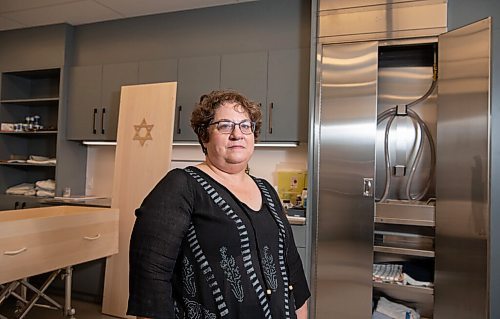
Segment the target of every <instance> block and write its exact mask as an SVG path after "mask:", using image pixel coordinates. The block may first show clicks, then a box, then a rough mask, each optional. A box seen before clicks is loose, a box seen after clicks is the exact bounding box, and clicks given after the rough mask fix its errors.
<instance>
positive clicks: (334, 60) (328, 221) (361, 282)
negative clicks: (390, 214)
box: [313, 42, 378, 318]
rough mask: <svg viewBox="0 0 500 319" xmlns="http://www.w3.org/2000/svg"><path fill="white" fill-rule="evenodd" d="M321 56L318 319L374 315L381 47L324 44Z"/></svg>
mask: <svg viewBox="0 0 500 319" xmlns="http://www.w3.org/2000/svg"><path fill="white" fill-rule="evenodd" d="M318 53H319V54H321V63H320V64H319V66H318V69H319V70H320V72H319V74H318V77H319V80H320V81H321V82H320V83H321V88H320V89H321V92H320V96H319V99H320V100H319V104H318V105H321V108H320V109H319V118H320V119H321V121H320V123H319V132H318V136H319V140H318V141H316V142H317V143H319V145H320V146H321V152H318V151H316V152H318V153H317V154H316V155H317V156H318V158H319V161H318V164H317V167H315V168H314V169H315V172H314V176H315V177H316V176H317V178H318V195H317V196H318V201H317V206H318V208H317V217H316V218H317V219H318V220H317V223H316V222H315V223H314V224H317V230H316V232H314V233H316V234H317V235H316V236H317V241H316V245H317V247H316V256H317V259H316V262H317V268H315V269H314V271H316V272H317V273H316V283H317V287H316V289H317V291H318V297H317V299H316V305H315V306H316V309H315V310H316V318H370V315H371V310H372V273H373V215H374V213H373V211H374V199H373V195H372V194H371V193H370V191H369V189H370V186H369V185H370V183H369V181H370V180H371V181H373V177H374V174H375V139H376V131H377V126H376V123H377V121H376V118H377V78H378V74H377V69H378V43H376V42H364V43H353V44H332V45H324V46H323V47H322V48H321V50H320V51H319V52H318ZM360 61H362V63H361V65H360ZM364 191H366V193H365V192H364ZM313 278H314V276H313ZM353 283H355V284H353ZM353 300H356V302H355V304H356V305H355V306H353ZM346 314H349V316H346Z"/></svg>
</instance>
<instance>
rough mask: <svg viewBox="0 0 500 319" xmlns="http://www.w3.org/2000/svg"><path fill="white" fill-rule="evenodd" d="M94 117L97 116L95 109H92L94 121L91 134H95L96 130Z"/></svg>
mask: <svg viewBox="0 0 500 319" xmlns="http://www.w3.org/2000/svg"><path fill="white" fill-rule="evenodd" d="M96 115H97V109H96V108H94V120H93V121H92V133H93V134H97V130H96V128H95V117H96Z"/></svg>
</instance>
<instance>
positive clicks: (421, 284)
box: [403, 273, 434, 287]
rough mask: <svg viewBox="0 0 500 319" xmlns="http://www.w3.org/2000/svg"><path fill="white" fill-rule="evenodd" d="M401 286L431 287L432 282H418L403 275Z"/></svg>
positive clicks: (405, 274)
mask: <svg viewBox="0 0 500 319" xmlns="http://www.w3.org/2000/svg"><path fill="white" fill-rule="evenodd" d="M403 277H404V278H403V284H405V285H411V286H418V287H433V286H434V284H433V283H432V282H428V281H418V280H415V279H413V278H411V277H410V275H408V274H407V273H404V274H403Z"/></svg>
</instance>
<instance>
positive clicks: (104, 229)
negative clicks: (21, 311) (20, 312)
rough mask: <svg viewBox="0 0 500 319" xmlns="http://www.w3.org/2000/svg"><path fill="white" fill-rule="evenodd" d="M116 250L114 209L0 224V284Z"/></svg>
mask: <svg viewBox="0 0 500 319" xmlns="http://www.w3.org/2000/svg"><path fill="white" fill-rule="evenodd" d="M117 252H118V211H111V212H110V211H104V212H97V213H96V212H91V213H88V214H79V215H71V216H56V217H49V218H46V219H37V220H29V219H28V220H17V221H11V222H4V223H1V224H0V269H1V270H2V271H0V283H5V282H9V281H13V280H17V279H20V278H24V277H30V276H33V275H36V274H41V273H44V272H48V271H51V270H55V269H58V268H63V267H67V266H71V265H75V264H79V263H83V262H86V261H89V260H94V259H98V258H102V257H105V256H109V255H112V254H115V253H117Z"/></svg>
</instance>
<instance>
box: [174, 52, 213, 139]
mask: <svg viewBox="0 0 500 319" xmlns="http://www.w3.org/2000/svg"><path fill="white" fill-rule="evenodd" d="M219 84H220V57H219V56H210V57H196V58H181V59H180V60H179V77H178V81H177V110H176V119H175V129H174V140H176V141H198V138H197V137H196V134H195V133H194V132H193V130H192V128H191V124H190V121H191V112H192V111H193V109H194V107H195V105H196V103H198V102H199V100H200V96H201V95H203V94H207V93H209V92H211V91H212V90H216V89H218V88H219Z"/></svg>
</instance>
